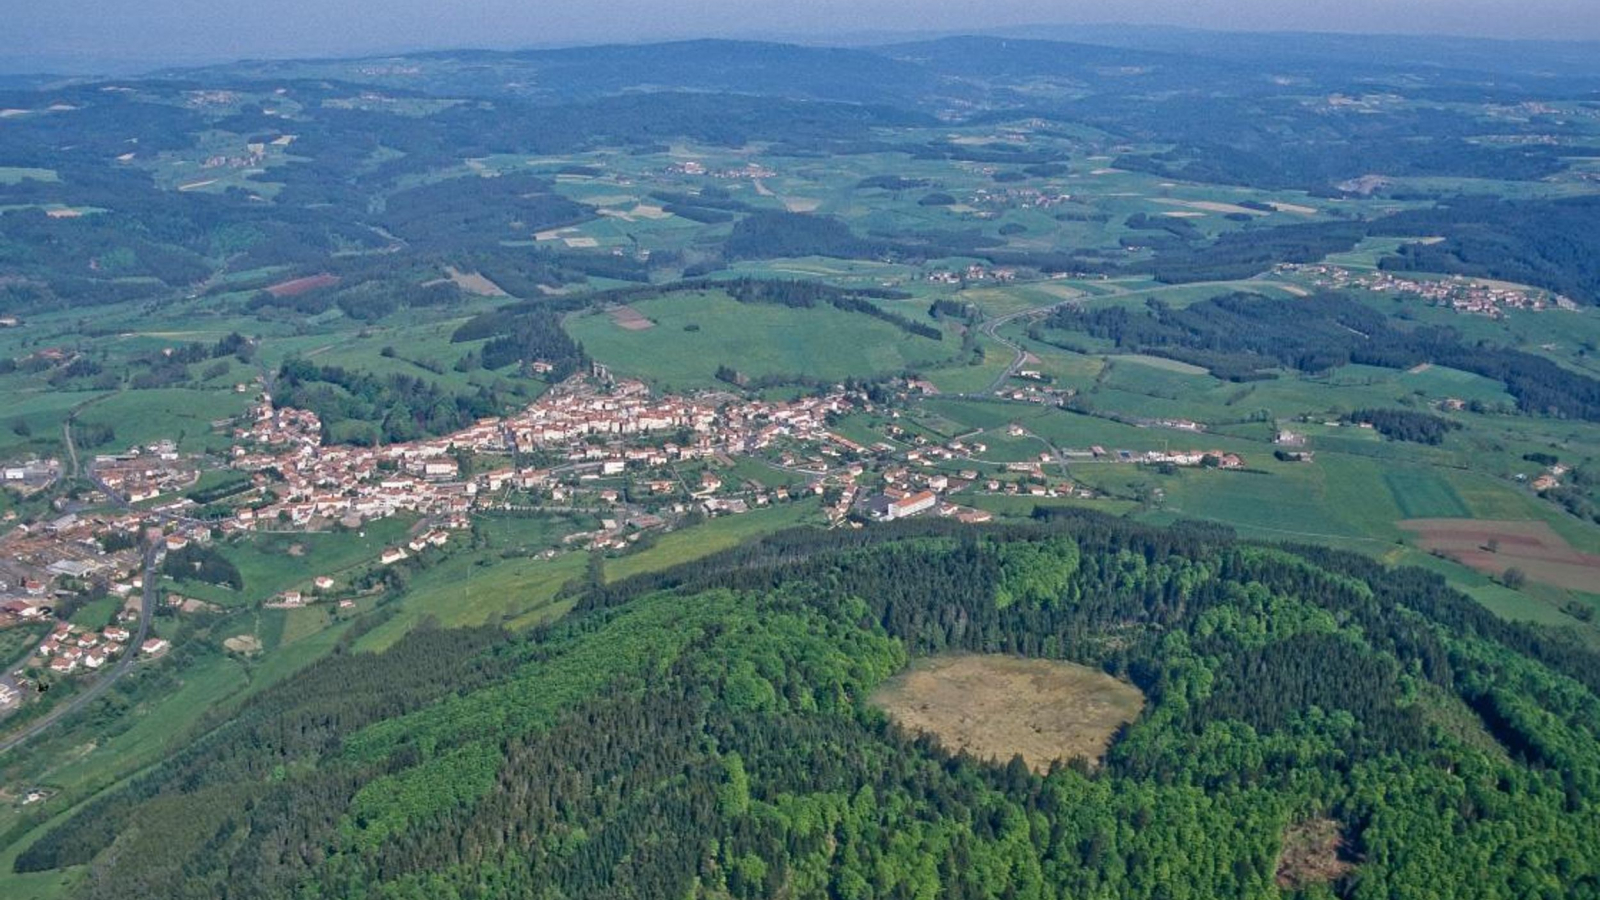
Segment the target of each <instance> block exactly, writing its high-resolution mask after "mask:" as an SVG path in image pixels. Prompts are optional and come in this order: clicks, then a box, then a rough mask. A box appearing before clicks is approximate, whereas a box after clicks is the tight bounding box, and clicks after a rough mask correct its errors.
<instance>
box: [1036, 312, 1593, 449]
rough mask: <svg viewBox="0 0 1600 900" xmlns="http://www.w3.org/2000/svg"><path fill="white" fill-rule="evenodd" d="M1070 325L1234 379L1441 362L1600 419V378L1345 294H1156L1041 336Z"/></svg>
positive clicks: (1529, 398) (1534, 403) (1043, 329)
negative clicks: (1178, 299) (1159, 297)
mask: <svg viewBox="0 0 1600 900" xmlns="http://www.w3.org/2000/svg"><path fill="white" fill-rule="evenodd" d="M1062 331H1065V332H1080V333H1084V334H1088V335H1091V336H1093V337H1097V338H1103V339H1106V340H1110V341H1113V342H1115V343H1116V345H1117V346H1118V347H1123V348H1127V349H1130V350H1133V349H1137V350H1139V351H1142V352H1148V353H1154V354H1157V355H1161V356H1169V357H1172V358H1173V359H1179V360H1183V361H1185V362H1189V363H1193V364H1195V365H1199V366H1205V367H1206V368H1208V369H1210V370H1211V372H1212V373H1213V374H1215V375H1216V376H1217V377H1219V378H1227V379H1230V380H1234V381H1251V380H1255V379H1261V378H1272V377H1274V374H1273V372H1272V371H1271V370H1272V368H1274V367H1277V366H1284V367H1289V368H1293V369H1298V370H1300V371H1302V372H1322V371H1326V370H1328V369H1331V368H1334V367H1336V366H1342V365H1346V364H1348V363H1360V364H1363V365H1370V366H1382V367H1385V368H1391V369H1404V368H1409V367H1411V366H1414V365H1417V364H1419V363H1435V364H1438V365H1445V366H1453V367H1455V368H1459V369H1464V370H1466V371H1468V372H1474V373H1477V374H1479V375H1483V376H1486V377H1488V378H1494V379H1496V380H1499V381H1503V382H1505V385H1506V390H1507V391H1508V392H1509V393H1510V394H1511V395H1512V396H1513V397H1515V398H1517V405H1518V406H1519V407H1520V408H1521V409H1523V410H1525V411H1527V412H1531V413H1541V414H1548V415H1555V416H1565V417H1571V418H1577V419H1585V420H1588V421H1597V420H1600V380H1597V379H1594V378H1591V377H1589V376H1587V375H1583V374H1580V373H1577V372H1572V371H1569V370H1567V369H1564V368H1562V367H1561V366H1559V365H1557V364H1555V363H1553V362H1551V361H1550V360H1548V359H1545V358H1543V357H1540V356H1535V355H1533V354H1531V353H1526V352H1523V351H1521V350H1515V349H1512V348H1509V347H1500V346H1495V345H1493V344H1488V343H1468V342H1467V341H1466V340H1464V339H1463V338H1462V337H1461V336H1460V335H1459V334H1457V333H1456V332H1455V331H1453V330H1452V329H1449V328H1441V327H1434V326H1421V327H1415V328H1406V327H1403V326H1401V325H1400V324H1399V323H1397V322H1395V321H1394V320H1393V319H1390V318H1389V317H1387V316H1385V315H1383V314H1382V313H1381V312H1378V311H1377V310H1375V309H1373V308H1372V307H1369V306H1366V305H1363V304H1361V303H1358V302H1357V301H1355V300H1352V299H1350V298H1349V297H1345V296H1342V295H1339V294H1331V293H1329V294H1319V295H1316V296H1313V297H1308V298H1306V299H1304V300H1298V301H1295V302H1293V303H1284V302H1282V301H1278V300H1272V299H1269V298H1266V297H1262V296H1259V295H1256V294H1244V293H1235V294H1227V295H1223V296H1219V297H1213V298H1211V299H1209V300H1205V301H1203V302H1200V303H1196V304H1193V305H1191V306H1187V307H1183V308H1181V309H1175V308H1172V307H1169V306H1167V305H1166V304H1163V303H1161V302H1159V301H1151V302H1150V303H1149V304H1147V308H1146V309H1145V310H1144V311H1130V310H1128V309H1126V308H1124V307H1102V308H1099V309H1093V310H1085V309H1081V308H1078V307H1071V306H1064V307H1062V308H1060V309H1058V310H1056V311H1055V312H1054V313H1052V314H1051V315H1050V317H1049V318H1048V319H1046V320H1045V322H1044V323H1043V324H1042V326H1040V327H1039V328H1036V329H1035V331H1034V334H1035V336H1037V337H1039V338H1041V339H1045V340H1049V339H1050V334H1051V333H1052V332H1062Z"/></svg>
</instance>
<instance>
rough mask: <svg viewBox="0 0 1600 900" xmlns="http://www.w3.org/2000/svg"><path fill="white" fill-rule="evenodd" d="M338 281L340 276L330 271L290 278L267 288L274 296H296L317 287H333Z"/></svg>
mask: <svg viewBox="0 0 1600 900" xmlns="http://www.w3.org/2000/svg"><path fill="white" fill-rule="evenodd" d="M338 283H339V276H337V275H329V274H328V273H326V272H324V273H322V274H321V275H308V276H306V277H305V278H294V279H290V280H289V281H280V282H278V283H277V284H275V285H272V286H271V287H269V288H267V293H269V294H271V295H272V296H274V297H294V296H296V295H299V294H304V293H305V292H306V291H314V290H316V289H317V288H324V287H332V286H333V285H336V284H338Z"/></svg>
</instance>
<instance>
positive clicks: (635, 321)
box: [606, 304, 656, 331]
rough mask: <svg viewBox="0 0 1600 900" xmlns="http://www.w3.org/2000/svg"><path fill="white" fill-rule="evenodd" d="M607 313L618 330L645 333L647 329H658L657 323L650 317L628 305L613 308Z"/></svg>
mask: <svg viewBox="0 0 1600 900" xmlns="http://www.w3.org/2000/svg"><path fill="white" fill-rule="evenodd" d="M606 312H607V314H608V315H610V316H611V321H612V322H615V323H616V326H617V327H618V328H622V329H625V330H627V331H644V330H645V329H646V328H654V327H656V323H655V322H654V321H652V320H651V319H650V317H648V316H646V315H645V314H644V313H642V312H639V311H638V310H637V309H634V308H633V307H631V306H628V305H626V304H623V305H621V306H613V307H611V308H610V309H609V310H607V311H606Z"/></svg>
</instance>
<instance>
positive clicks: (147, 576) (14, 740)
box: [0, 419, 160, 753]
mask: <svg viewBox="0 0 1600 900" xmlns="http://www.w3.org/2000/svg"><path fill="white" fill-rule="evenodd" d="M62 428H63V430H64V431H65V437H66V441H67V453H68V454H69V456H70V457H71V459H72V468H73V471H74V472H76V471H78V451H77V449H76V447H75V446H74V444H73V441H72V420H71V419H68V420H67V422H66V423H65V424H64V425H63V426H62ZM89 480H90V481H92V482H94V485H95V487H97V488H99V489H100V491H101V492H103V493H104V494H105V495H106V496H107V497H109V498H111V502H112V503H113V504H115V505H117V506H120V507H124V508H126V507H127V506H128V498H127V497H125V496H123V495H122V494H119V493H117V492H116V491H114V490H112V489H111V487H110V486H108V485H107V484H106V483H105V482H103V481H101V480H100V479H99V478H98V477H96V476H95V474H94V471H93V469H92V468H91V469H90V471H89ZM159 553H160V545H159V544H157V543H155V542H151V543H150V544H148V545H147V546H146V547H145V549H144V592H143V594H142V597H141V599H142V602H141V603H140V605H139V627H138V629H137V630H136V631H135V633H134V635H133V639H132V640H130V641H129V642H128V647H127V649H126V650H124V651H123V653H122V656H121V657H119V658H118V659H117V661H116V662H115V663H113V664H112V666H111V668H110V669H108V670H107V671H106V672H105V673H103V674H102V675H101V676H100V677H99V678H97V679H95V682H94V683H93V684H91V685H90V686H89V687H88V688H86V689H84V690H82V691H79V692H78V693H76V694H74V695H72V696H71V697H69V698H67V700H65V701H64V702H63V703H62V704H61V705H60V706H58V707H56V708H55V709H52V710H51V711H50V712H48V713H46V714H45V715H44V716H43V717H41V718H39V719H37V720H35V721H33V722H30V723H29V724H28V725H27V726H26V727H24V728H23V729H22V730H21V731H18V732H16V733H14V734H10V735H7V736H6V737H4V738H0V753H5V752H7V751H9V750H11V749H13V748H15V747H18V746H20V745H21V744H23V743H24V742H26V741H28V740H29V739H31V738H33V737H35V736H37V735H38V734H40V733H41V732H43V731H44V730H45V729H47V728H49V727H50V726H51V725H54V724H55V723H57V722H59V721H61V720H62V719H64V718H66V717H67V716H70V715H72V714H73V713H75V712H77V711H78V710H80V709H82V708H83V707H84V706H86V705H87V704H89V703H93V702H94V701H95V700H96V699H98V698H99V697H100V696H101V695H102V694H104V693H105V692H106V691H109V690H111V686H112V685H113V684H116V683H117V679H119V678H121V677H122V676H124V675H126V674H128V672H129V670H131V669H132V668H133V666H134V664H135V663H136V662H137V661H138V658H139V647H140V646H141V645H143V644H144V642H145V638H147V637H149V636H150V619H151V618H152V617H153V616H154V615H155V611H156V594H157V589H156V557H157V555H158V554H159Z"/></svg>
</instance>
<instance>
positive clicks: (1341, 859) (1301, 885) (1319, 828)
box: [1277, 819, 1355, 891]
mask: <svg viewBox="0 0 1600 900" xmlns="http://www.w3.org/2000/svg"><path fill="white" fill-rule="evenodd" d="M1348 854H1349V850H1348V845H1347V842H1346V841H1345V838H1344V834H1343V833H1342V832H1341V830H1340V828H1339V823H1338V822H1335V821H1333V820H1332V819H1309V820H1307V821H1304V822H1299V823H1297V824H1294V825H1291V826H1289V828H1288V829H1287V830H1285V831H1284V834H1283V850H1282V851H1281V852H1280V853H1279V854H1278V873H1277V881H1278V887H1280V888H1284V889H1286V890H1296V891H1298V890H1304V889H1305V888H1307V887H1310V886H1311V885H1313V884H1330V883H1332V882H1334V881H1337V880H1339V879H1340V878H1342V877H1344V876H1345V875H1346V874H1348V873H1349V872H1350V870H1351V869H1353V868H1355V865H1354V863H1352V862H1351V861H1350V859H1349V855H1348Z"/></svg>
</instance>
